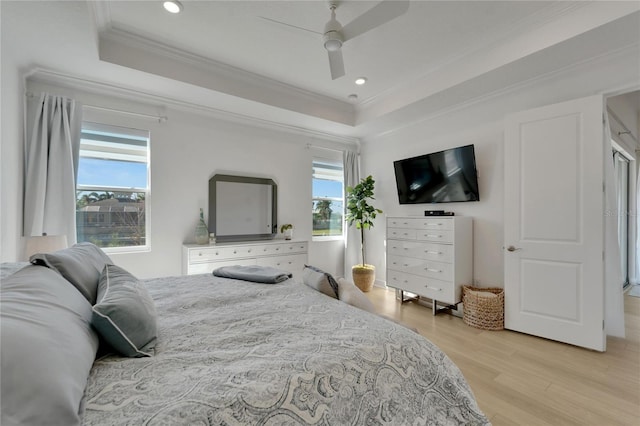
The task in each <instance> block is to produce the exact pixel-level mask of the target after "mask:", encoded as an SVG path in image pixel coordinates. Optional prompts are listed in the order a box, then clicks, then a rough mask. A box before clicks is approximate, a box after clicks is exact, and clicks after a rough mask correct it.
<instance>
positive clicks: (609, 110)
mask: <svg viewBox="0 0 640 426" xmlns="http://www.w3.org/2000/svg"><path fill="white" fill-rule="evenodd" d="M607 112H608V113H609V115H610V116H611V118H613V119H614V120H615V121H616V122H617V123H618V124H619V125H620V127H622V129H623V130H624V131H623V132H617V133H618V136H624V135H629V136H630V137H631V139H633V140H634V141H635V142H636V143H638V139H636V137H635V136H634V135H633V133H631V130H629V128H628V127H627V126H625V124H624V123H623V122H622V120H621V119H620V117H618V116H617V115H616V113H615V112H613V110H612V109H611V108H609V107H608V106H607Z"/></svg>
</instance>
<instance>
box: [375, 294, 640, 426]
mask: <svg viewBox="0 0 640 426" xmlns="http://www.w3.org/2000/svg"><path fill="white" fill-rule="evenodd" d="M366 294H367V296H368V297H369V299H370V300H371V301H372V302H373V303H374V304H375V305H376V308H377V309H379V310H380V312H381V313H384V314H386V315H389V316H391V317H393V318H396V319H398V320H401V321H403V322H405V323H407V324H409V325H411V326H413V327H415V328H417V329H418V331H419V332H420V334H421V335H423V336H425V337H426V338H428V339H429V340H431V341H432V342H433V343H435V344H436V345H438V346H439V347H440V348H441V349H442V350H443V351H444V352H445V353H446V354H447V355H448V356H449V357H450V358H451V359H452V360H453V361H454V362H455V363H456V364H457V365H458V367H459V368H460V370H462V373H463V374H464V376H465V377H466V379H467V381H468V382H469V384H470V386H471V389H472V390H473V392H474V394H475V396H476V399H477V400H478V404H479V405H480V408H481V409H482V410H483V411H484V413H485V414H486V415H487V417H489V419H490V420H491V422H492V423H493V425H494V426H500V425H510V426H514V425H581V426H583V425H598V426H600V425H603V426H604V425H640V298H637V297H631V296H625V322H626V336H627V337H626V339H620V338H609V339H608V340H607V351H606V352H605V353H599V352H594V351H590V350H587V349H581V348H578V347H575V346H571V345H567V344H563V343H558V342H554V341H551V340H546V339H541V338H538V337H533V336H530V335H526V334H521V333H516V332H512V331H508V330H503V331H484V330H479V329H476V328H472V327H469V326H467V325H466V324H465V323H464V322H463V321H462V318H459V317H456V316H453V315H449V314H439V315H437V316H436V317H434V316H432V315H431V309H430V308H428V307H425V306H423V305H420V304H417V303H415V302H405V303H404V304H400V302H399V301H397V300H396V298H395V292H394V291H393V290H385V289H382V288H374V289H373V290H372V291H371V292H369V293H366Z"/></svg>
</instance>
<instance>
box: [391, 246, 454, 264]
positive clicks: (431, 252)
mask: <svg viewBox="0 0 640 426" xmlns="http://www.w3.org/2000/svg"><path fill="white" fill-rule="evenodd" d="M387 244H388V246H387V251H388V253H389V255H394V256H408V257H416V258H418V259H427V260H435V261H437V262H446V263H453V246H452V245H450V244H437V243H428V242H420V241H401V240H389V241H387Z"/></svg>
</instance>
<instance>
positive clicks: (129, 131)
mask: <svg viewBox="0 0 640 426" xmlns="http://www.w3.org/2000/svg"><path fill="white" fill-rule="evenodd" d="M85 131H88V132H109V133H115V134H121V135H126V136H130V137H131V139H137V138H144V139H145V140H146V154H145V155H144V158H145V161H144V162H143V161H140V163H145V164H146V169H147V175H146V182H147V186H146V188H143V187H117V186H101V185H81V184H76V200H77V199H78V197H77V193H78V192H80V191H82V192H117V193H144V221H145V223H144V244H141V245H129V246H120V247H100V248H101V249H102V250H104V252H105V253H108V254H114V253H131V252H149V251H151V208H150V206H151V131H150V130H142V129H136V128H132V127H126V126H122V125H114V124H106V123H96V122H93V121H83V122H82V127H81V141H80V153H79V155H78V163H79V162H80V159H81V158H82V157H84V158H103V159H104V158H107V159H112V160H118V161H127V160H123V158H122V155H118V154H114V153H111V155H110V156H109V152H108V151H106V150H105V151H99V150H93V151H94V152H97V153H105V154H107V156H106V157H100V156H95V155H84V156H83V155H82V152H83V149H82V147H83V146H82V139H83V138H82V134H83V133H84V132H85ZM123 213H125V212H124V211H123ZM76 214H77V213H76ZM78 225H79V223H78V222H77V220H76V233H78Z"/></svg>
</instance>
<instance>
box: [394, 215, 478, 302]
mask: <svg viewBox="0 0 640 426" xmlns="http://www.w3.org/2000/svg"><path fill="white" fill-rule="evenodd" d="M472 280H473V221H472V219H471V218H470V217H464V216H433V217H389V218H387V286H389V287H393V288H396V289H398V290H401V296H400V297H401V299H402V300H404V294H403V292H404V291H407V292H409V293H413V294H417V295H418V296H422V297H426V298H429V299H431V300H432V301H433V304H432V305H433V312H434V315H435V313H436V312H437V309H438V308H437V305H438V302H440V303H444V304H447V305H455V304H457V303H459V302H461V301H462V285H473V282H472Z"/></svg>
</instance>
